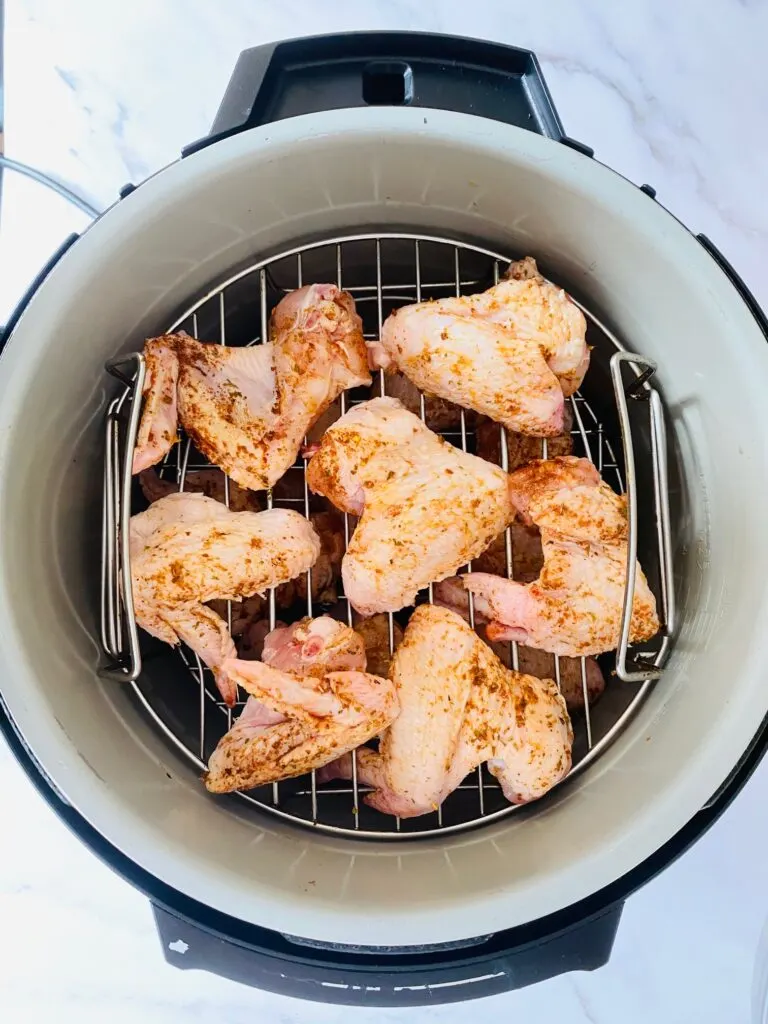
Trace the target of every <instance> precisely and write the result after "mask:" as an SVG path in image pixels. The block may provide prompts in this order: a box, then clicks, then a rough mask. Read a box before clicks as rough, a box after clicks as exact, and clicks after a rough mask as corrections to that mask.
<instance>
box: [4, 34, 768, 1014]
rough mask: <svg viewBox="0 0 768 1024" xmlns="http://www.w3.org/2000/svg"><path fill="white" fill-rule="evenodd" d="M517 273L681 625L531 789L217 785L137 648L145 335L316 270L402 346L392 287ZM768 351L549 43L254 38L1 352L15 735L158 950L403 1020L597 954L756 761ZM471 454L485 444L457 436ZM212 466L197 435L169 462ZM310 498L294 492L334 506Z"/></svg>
mask: <svg viewBox="0 0 768 1024" xmlns="http://www.w3.org/2000/svg"><path fill="white" fill-rule="evenodd" d="M521 255H533V256H535V257H536V259H537V261H538V263H539V265H540V267H541V268H542V269H543V271H544V272H545V273H546V275H547V276H548V277H550V278H551V279H552V280H555V281H557V282H558V283H560V284H562V285H563V287H566V288H567V289H568V291H569V293H570V294H571V295H573V296H574V297H575V299H576V301H578V302H579V303H580V304H581V305H582V308H583V309H584V310H585V313H586V315H587V318H588V322H589V328H588V340H589V341H590V344H592V345H593V346H594V351H593V364H592V367H591V369H590V372H589V374H588V376H587V379H586V381H585V384H584V387H583V389H582V392H581V393H580V394H579V395H577V396H576V397H575V399H574V400H573V404H572V414H573V424H574V426H573V434H574V443H575V450H576V453H577V454H581V455H585V456H587V457H590V458H592V459H593V461H595V463H596V464H597V465H598V466H599V468H600V470H601V472H602V473H603V476H604V477H605V479H607V480H608V481H609V482H611V483H612V484H614V485H615V486H616V487H618V488H623V489H626V490H627V493H628V500H629V508H630V512H631V517H630V525H631V542H632V545H636V546H637V551H638V554H639V557H640V559H641V562H642V564H643V566H644V568H645V569H646V571H647V572H648V575H649V580H650V582H651V585H652V587H653V589H654V591H655V592H656V595H657V599H658V602H659V607H660V608H661V611H662V617H663V619H664V627H663V630H662V632H661V634H660V636H659V638H658V640H657V642H656V645H655V646H653V647H652V649H650V650H644V651H643V652H640V653H638V652H634V651H632V650H631V649H628V648H627V644H626V634H625V635H624V636H623V642H622V643H621V644H620V648H619V653H618V656H617V657H616V658H613V657H611V658H608V659H607V660H606V663H605V666H604V668H605V669H606V671H607V672H611V671H612V670H613V669H614V668H615V677H614V678H612V679H610V680H609V683H608V688H607V691H606V694H605V695H604V697H603V698H602V700H601V701H600V702H599V703H598V704H596V705H595V706H594V707H593V708H591V709H590V708H589V706H588V705H587V708H586V710H585V713H583V714H582V715H581V716H576V717H575V718H574V728H575V731H576V741H575V748H574V753H575V758H574V760H575V765H574V770H573V772H572V773H571V775H570V776H569V778H568V779H566V780H565V782H564V783H562V784H561V785H559V786H558V787H556V788H555V789H554V790H553V791H552V792H551V793H550V794H549V795H548V796H547V797H546V798H544V799H543V800H541V801H539V802H537V803H536V804H534V805H531V806H528V807H525V808H512V807H510V806H508V805H506V804H505V802H504V801H503V799H501V797H500V794H499V792H498V790H497V789H496V788H495V785H494V784H493V780H492V779H490V777H486V775H485V774H484V773H483V772H480V773H476V774H475V775H474V776H472V777H470V778H469V779H467V780H466V781H465V783H464V784H463V786H462V787H461V788H460V789H459V790H458V791H457V792H456V793H455V794H453V795H452V796H451V797H450V798H449V799H448V800H447V801H446V802H445V804H444V805H443V807H442V808H441V810H440V812H439V813H436V814H434V815H430V816H426V817H424V818H419V819H414V820H412V821H407V822H406V821H403V822H399V821H397V820H395V819H391V818H387V817H386V816H383V815H379V814H377V813H376V812H374V811H371V810H370V809H368V808H367V807H366V806H365V805H364V803H363V802H362V799H361V797H362V794H361V793H360V788H359V787H358V786H357V785H356V783H350V784H349V785H346V786H345V785H337V786H335V787H331V788H330V789H327V788H325V787H318V785H317V783H316V781H315V780H314V779H313V778H305V779H299V780H292V781H290V782H286V783H281V784H279V785H276V786H274V787H271V786H270V787H266V788H265V789H264V790H257V791H254V792H252V793H248V794H242V795H235V796H232V797H228V798H212V797H211V796H209V795H208V794H207V793H206V792H205V790H204V788H203V787H202V786H201V784H200V780H199V775H200V771H201V768H202V766H203V764H204V763H205V760H206V758H207V757H208V755H209V754H210V751H211V749H212V748H213V745H215V743H216V741H217V740H218V738H219V737H220V736H221V735H222V733H223V732H224V731H225V730H226V728H227V725H228V721H229V718H228V714H227V711H226V709H225V708H223V707H222V705H221V704H220V702H219V701H218V699H217V695H216V691H215V688H214V687H213V686H212V685H211V680H210V679H209V678H207V675H206V672H205V671H204V670H203V669H202V666H201V665H200V664H199V663H197V662H196V661H195V659H194V658H192V657H191V656H190V655H189V654H188V653H187V654H184V652H182V654H181V656H180V655H179V653H178V652H174V651H172V650H171V649H170V648H166V647H164V646H163V645H156V644H155V645H153V644H152V642H151V641H149V640H148V638H146V637H140V636H139V634H138V632H137V631H136V629H135V624H134V623H133V621H132V618H131V615H130V592H129V590H128V591H126V589H125V582H124V581H125V579H126V575H125V574H123V573H121V566H122V565H123V564H124V557H125V554H126V553H125V551H124V547H123V541H124V538H125V531H124V530H121V524H124V523H125V521H126V520H127V517H128V516H129V515H130V513H131V510H132V509H133V510H135V509H136V508H137V507H138V505H137V501H138V498H137V493H136V490H135V487H134V486H132V482H131V479H130V476H129V475H128V474H127V472H126V466H127V465H128V464H129V462H130V458H129V456H130V451H131V446H132V440H133V438H134V437H135V430H136V423H137V418H138V413H139V402H138V400H137V398H136V396H137V395H138V394H139V393H140V384H141V379H140V378H141V373H142V366H141V361H140V359H137V358H136V357H135V356H133V355H132V353H135V352H138V351H140V350H141V346H142V344H143V340H144V338H145V337H148V336H151V335H156V334H159V333H161V332H163V331H166V330H170V329H185V330H187V331H189V333H191V334H194V335H196V336H199V337H200V338H203V339H206V340H210V341H220V342H222V343H223V342H226V343H227V344H229V345H232V344H251V343H258V342H259V341H260V340H262V339H263V338H264V337H265V323H266V316H267V313H268V310H269V309H271V308H272V306H273V305H274V303H275V302H276V301H277V300H278V299H279V297H280V296H281V295H282V294H284V292H285V291H286V290H287V289H290V288H293V287H296V286H297V285H300V284H301V283H302V282H303V283H308V282H310V281H320V280H322V281H326V280H332V281H336V282H338V283H339V284H340V285H341V286H343V287H344V288H348V289H349V290H350V291H351V292H352V294H353V295H354V296H355V299H356V302H357V305H358V309H359V310H360V312H361V313H362V315H363V319H364V323H365V329H366V332H367V334H368V335H369V336H373V337H375V336H376V333H377V331H378V328H379V326H380V323H381V321H382V319H383V317H385V316H386V315H387V314H388V312H389V311H390V310H391V309H392V308H394V307H395V306H397V305H401V304H403V303H404V302H410V301H415V300H418V299H423V298H428V297H438V296H441V295H447V294H455V293H456V292H459V293H460V292H467V291H474V290H478V289H480V288H484V287H487V286H488V285H489V284H491V283H493V281H494V279H495V278H496V275H497V274H498V273H499V270H500V269H503V267H504V265H505V263H506V262H507V261H509V260H510V259H513V258H516V257H518V256H521ZM767 333H768V326H767V325H766V320H765V317H764V316H763V314H762V313H761V311H760V310H759V308H758V306H757V304H756V302H755V300H754V299H753V297H752V296H751V295H750V294H749V292H748V291H747V289H746V287H745V285H744V284H743V282H742V281H741V280H740V279H739V278H738V276H737V275H736V273H735V272H734V271H733V269H732V268H731V267H730V266H729V265H728V263H727V262H726V260H725V258H724V257H723V256H722V255H721V254H720V253H719V252H718V251H717V250H716V249H715V247H714V246H713V245H712V243H711V242H710V241H709V240H708V239H706V238H704V237H703V236H701V235H698V236H697V235H694V234H691V233H690V232H689V231H688V230H687V229H686V228H685V227H684V226H683V225H682V224H680V222H679V221H677V220H676V219H675V218H674V217H673V216H672V215H670V214H669V213H668V212H667V211H666V210H665V209H664V208H663V206H661V205H660V203H659V202H658V201H657V200H656V197H655V193H654V190H653V189H652V188H651V187H650V186H647V185H643V186H641V187H640V188H638V187H636V186H635V185H633V184H632V183H630V182H629V181H627V180H626V179H624V178H622V177H621V176H619V175H618V174H616V173H615V172H613V171H611V170H610V169H608V168H606V167H605V166H604V165H602V164H600V163H599V162H598V161H597V160H595V159H594V157H593V154H592V150H591V149H590V148H589V147H588V146H586V145H583V144H582V143H579V142H576V141H574V140H573V139H570V138H568V137H567V136H566V135H565V133H564V130H563V128H562V125H561V124H560V121H559V118H558V116H557V113H556V112H555V109H554V107H553V105H552V101H551V98H550V96H549V93H548V91H547V88H546V85H545V83H544V79H543V77H542V74H541V71H540V69H539V66H538V63H537V61H536V58H535V56H534V55H533V54H532V53H530V52H528V51H525V50H518V49H514V48H510V47H506V46H499V45H496V44H492V43H486V42H481V41H477V40H469V39H461V38H453V37H446V36H436V35H422V34H402V33H361V34H351V35H337V36H324V37H315V38H308V39H297V40H292V41H289V42H284V43H280V44H277V45H274V46H272V45H271V46H265V47H257V48H255V49H252V50H247V51H245V52H244V53H243V54H242V55H241V57H240V59H239V61H238V64H237V67H236V69H235V73H234V75H233V78H232V80H231V82H230V85H229V87H228V89H227V92H226V95H225V97H224V100H223V102H222V104H221V107H220V110H219V113H218V115H217V118H216V121H215V123H214V126H213V130H212V132H211V134H210V135H209V136H207V137H206V138H204V139H201V140H200V141H198V142H196V143H194V144H193V145H191V146H189V147H188V148H187V149H186V150H185V151H184V153H183V154H182V157H181V159H180V160H179V161H177V162H176V163H174V164H172V165H171V166H169V167H167V168H165V169H164V170H162V171H161V172H159V173H158V174H156V175H154V176H153V177H151V178H149V179H148V180H147V181H145V182H143V183H142V184H141V185H139V186H138V187H136V186H134V185H128V186H126V187H125V188H124V189H123V190H122V192H121V198H120V199H119V201H118V202H116V203H115V205H113V206H112V207H111V208H110V209H109V210H107V211H106V212H105V213H104V214H102V215H101V216H100V217H99V218H98V219H97V220H96V221H95V222H94V223H93V224H92V225H91V226H90V227H89V228H88V230H87V231H85V232H84V233H83V235H82V236H81V237H79V238H74V237H73V238H71V239H69V240H68V241H67V243H65V245H64V246H63V247H62V249H61V250H60V252H59V253H57V254H56V256H55V257H54V259H53V260H52V261H51V263H50V264H49V266H47V267H46V268H45V269H44V270H43V271H42V272H41V274H40V275H39V277H38V279H37V280H36V281H35V282H34V285H33V287H32V288H31V289H30V292H29V294H28V295H27V296H26V297H25V299H24V301H23V302H22V303H21V305H20V307H19V309H18V310H17V311H16V313H15V314H14V316H13V317H12V319H11V321H10V322H9V324H8V325H7V327H6V329H5V332H4V350H3V355H2V360H1V361H0V516H2V522H3V524H4V526H3V529H2V532H1V534H0V623H1V624H2V626H1V628H2V644H0V669H1V671H0V680H2V682H0V693H1V694H2V704H1V707H2V728H3V732H4V734H5V736H6V738H7V740H8V742H9V743H10V745H11V746H12V748H13V750H14V751H15V753H16V755H17V756H18V758H19V760H20V761H21V763H22V765H23V766H24V767H25V769H26V771H27V773H28V774H29V776H30V778H31V779H32V780H33V782H34V783H35V785H36V786H37V788H38V790H39V791H40V793H41V794H42V795H43V796H44V797H45V798H46V799H47V801H48V802H49V804H50V805H51V806H52V807H53V808H54V809H55V810H56V812H57V813H58V814H59V816H60V817H61V818H62V819H63V820H64V821H65V822H66V823H67V824H68V825H69V826H70V827H71V828H72V829H73V830H74V831H75V832H76V833H77V834H78V835H79V836H80V838H81V839H82V840H83V841H84V842H85V843H86V844H88V846H89V847H90V848H91V849H92V850H93V851H94V852H95V853H96V854H98V855H99V856H100V857H102V858H103V859H104V860H105V861H106V862H107V863H109V864H110V865H111V866H112V867H113V868H114V869H115V870H117V871H118V872H120V873H121V874H122V875H123V876H124V877H125V878H127V879H128V880H129V881H130V882H131V883H132V884H134V885H135V886H137V887H138V888H139V889H140V890H142V891H143V892H145V893H146V894H147V896H148V897H149V899H150V900H151V901H152V904H153V907H154V909H155V915H156V920H157V925H158V930H159V933H160V937H161V940H162V945H163V950H164V953H165V956H166V958H167V959H168V961H169V962H171V963H173V964H175V965H177V966H178V967H181V968H191V967H195V968H201V969H205V970H209V971H214V972H217V973H220V974H222V975H226V976H229V977H232V978H236V979H238V980H240V981H245V982H247V983H249V984H252V985H256V986H259V987H263V988H266V989H271V990H273V991H279V992H284V993H288V994H290V995H294V996H300V997H304V998H307V999H313V1000H323V1001H329V1002H343V1003H356V1004H380V1005H385V1004H391V1005H393V1004H404V1005H405V1004H408V1005H410V1004H418V1003H434V1002H439V1001H448V1000H458V999H470V998H474V997H477V996H481V995H488V994H490V993H494V992H500V991H503V990H506V989H510V988H515V987H519V986H523V985H527V984H530V983H532V982H535V981H539V980H541V979H544V978H547V977H550V976H553V975H556V974H559V973H562V972H564V971H572V970H591V969H594V968H596V967H599V966H601V965H602V964H604V963H606V961H607V959H608V957H609V955H610V950H611V946H612V943H613V939H614V936H615V932H616V928H617V926H618V923H619V918H620V914H621V908H622V902H623V900H624V899H625V898H626V896H627V895H628V894H629V893H631V892H632V891H633V890H635V889H636V888H637V887H638V886H640V885H642V884H643V883H644V882H645V881H647V880H648V879H649V878H651V877H652V876H653V875H654V874H655V873H657V872H658V871H659V870H661V869H662V868H663V867H664V866H666V865H667V864H668V863H669V862H670V861H671V860H672V859H674V858H675V857H676V856H678V855H679V854H680V853H681V852H682V851H684V850H685V849H686V848H687V847H688V846H689V845H690V844H691V843H692V842H693V841H694V840H695V839H696V838H698V836H700V835H701V834H702V833H703V832H704V831H705V829H706V828H707V827H708V826H709V825H710V824H711V823H712V822H713V821H714V820H715V819H716V818H717V816H718V815H719V814H720V813H721V812H722V810H723V809H724V807H725V806H727V804H728V803H729V802H730V801H731V800H732V799H733V797H734V795H735V794H736V793H737V792H738V790H739V788H740V787H741V786H742V785H743V783H744V781H745V779H746V778H747V777H748V776H749V774H750V772H751V771H752V769H753V768H754V766H755V764H756V763H757V762H758V760H759V758H760V757H761V756H762V753H763V750H764V748H765V742H766V735H767V733H766V723H767V722H768V719H767V718H766V714H767V713H768V687H766V685H765V679H766V668H767V667H768V641H767V640H766V638H765V633H764V630H763V628H762V623H763V622H764V621H765V619H766V611H767V610H768V609H767V607H766V606H767V605H768V596H767V595H766V590H765V586H764V580H765V578H766V575H768V572H767V570H768V545H766V542H765V531H764V528H763V520H764V502H763V501H762V495H761V490H760V481H761V480H764V479H766V478H767V477H768V472H767V470H768V441H766V433H765V430H764V395H765V390H766V385H768V349H767V348H766V345H765V340H766V334H767ZM105 364H108V366H109V369H110V371H111V375H110V374H107V373H106V372H105V370H104V367H105ZM654 370H655V373H654ZM115 378H117V380H116V379H115ZM350 400H352V399H351V398H350ZM451 440H453V441H454V443H456V444H458V445H460V446H464V447H471V445H472V444H473V439H472V432H471V429H470V427H469V426H468V424H467V421H466V420H464V421H463V422H462V424H461V430H460V431H457V432H456V436H455V437H452V438H451ZM544 454H546V452H544ZM196 458H197V456H196V455H195V453H194V451H192V450H191V449H190V447H189V446H188V445H186V444H185V443H184V442H182V444H181V445H179V446H177V448H176V449H175V451H174V453H172V455H171V457H170V459H169V462H168V463H167V465H166V466H165V468H164V472H165V474H166V475H170V476H171V477H175V478H176V479H181V478H182V477H183V475H184V473H185V472H186V471H187V470H189V469H190V468H193V467H194V465H195V459H196ZM289 472H290V473H294V474H301V472H302V471H301V469H300V468H297V469H294V470H291V471H289ZM299 483H300V487H299V491H298V494H299V496H298V498H297V497H296V496H295V493H294V496H293V498H285V499H281V498H279V497H278V496H277V494H275V495H272V496H270V501H274V502H275V503H276V504H279V503H280V501H281V500H285V501H289V502H290V501H294V502H295V503H296V504H294V506H293V507H298V508H301V509H303V508H305V507H308V505H306V504H305V502H308V498H306V497H305V498H302V497H301V494H302V491H301V481H299ZM102 536H103V541H102ZM307 610H308V611H309V612H310V613H312V612H314V613H315V614H317V612H318V610H319V609H317V608H314V609H313V608H311V607H310V608H308V609H307ZM271 613H272V615H273V616H274V602H273V603H272V608H271Z"/></svg>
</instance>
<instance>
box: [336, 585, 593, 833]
mask: <svg viewBox="0 0 768 1024" xmlns="http://www.w3.org/2000/svg"><path fill="white" fill-rule="evenodd" d="M391 677H392V679H393V681H394V683H395V684H396V686H397V693H398V697H399V701H400V708H401V710H400V714H399V715H398V717H397V718H396V719H395V721H394V722H393V723H392V725H391V726H390V727H389V729H387V731H386V732H385V733H384V735H383V736H382V739H381V743H380V746H379V751H378V752H375V751H373V750H370V749H367V748H365V747H363V748H361V749H360V750H358V751H357V777H358V780H359V781H361V782H363V783H364V784H366V785H369V786H372V787H373V788H374V790H375V792H373V793H371V794H370V795H368V796H367V797H366V798H365V799H366V803H368V804H369V805H370V806H372V807H375V808H376V809H377V810H380V811H382V812H384V813H386V814H396V815H399V816H400V817H413V816H416V815H419V814H427V813H429V812H430V811H434V810H436V809H437V808H438V806H439V805H440V804H441V803H442V802H443V800H444V799H445V798H446V797H447V796H448V795H449V794H450V793H452V792H453V790H455V789H456V787H457V786H458V785H459V784H460V783H461V781H462V779H464V778H465V776H466V775H468V774H469V772H470V771H472V769H473V768H476V767H477V766H478V765H479V764H482V763H484V762H487V763H488V768H489V770H490V771H491V772H492V773H493V774H494V775H495V776H496V778H497V779H498V780H499V782H500V784H501V786H502V789H503V791H504V795H505V796H506V798H507V799H508V800H510V801H511V802H512V803H524V802H527V801H530V800H536V799H538V798H539V797H541V796H543V795H544V793H546V792H547V791H548V790H549V789H551V788H552V786H554V785H555V784H556V783H557V782H559V781H560V780H561V779H562V778H563V777H564V776H565V775H566V774H567V773H568V771H569V770H570V766H571V745H572V742H573V731H572V728H571V723H570V719H569V717H568V712H567V710H566V707H565V703H564V701H563V699H562V697H561V696H560V694H559V693H558V692H557V687H556V686H555V684H554V683H553V682H552V680H541V679H536V678H535V677H533V676H526V675H521V674H519V673H517V672H511V671H509V670H508V669H506V668H505V667H504V666H503V665H502V664H501V662H500V661H499V659H498V658H497V657H496V656H495V655H494V653H493V652H492V651H491V650H490V648H489V647H487V646H486V644H484V643H483V641H482V640H481V639H480V638H479V637H478V636H477V634H476V633H474V631H473V630H471V629H470V627H469V626H468V625H467V624H466V623H465V622H464V621H463V619H461V618H460V616H458V615H456V614H455V613H454V612H451V611H449V610H447V609H445V608H437V607H434V606H431V605H421V606H420V607H418V608H417V609H416V611H415V612H414V613H413V615H412V616H411V620H410V622H409V624H408V627H407V628H406V631H405V638H404V640H403V642H402V644H401V645H400V646H399V647H398V649H397V651H396V652H395V656H394V659H393V661H392V668H391ZM351 767H352V766H351V757H350V756H347V757H344V758H340V759H339V760H338V761H335V762H334V763H333V764H329V765H328V766H327V768H325V769H324V770H323V771H322V772H321V773H320V779H321V780H323V781H324V780H327V779H331V778H334V777H344V778H346V777H349V776H350V774H351Z"/></svg>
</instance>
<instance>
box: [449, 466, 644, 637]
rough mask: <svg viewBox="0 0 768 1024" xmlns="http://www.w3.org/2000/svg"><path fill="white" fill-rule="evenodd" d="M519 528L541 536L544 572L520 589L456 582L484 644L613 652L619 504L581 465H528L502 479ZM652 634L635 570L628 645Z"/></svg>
mask: <svg viewBox="0 0 768 1024" xmlns="http://www.w3.org/2000/svg"><path fill="white" fill-rule="evenodd" d="M509 484H510V493H511V496H512V501H513V502H514V504H515V506H516V508H517V509H518V511H519V513H520V514H521V515H522V518H523V520H524V521H525V522H526V523H534V524H535V525H536V526H538V527H539V529H540V531H541V541H542V550H543V555H544V566H543V569H542V570H541V573H540V575H539V577H538V579H536V580H535V581H533V582H531V583H520V582H517V581H514V580H507V579H502V578H500V577H498V576H492V575H489V574H487V573H469V574H467V575H466V576H462V577H460V580H461V582H462V584H463V586H464V587H466V589H467V590H469V591H470V592H471V593H473V594H474V595H475V608H476V610H477V611H478V613H479V614H481V615H484V616H485V617H486V618H488V619H490V620H492V621H491V623H490V625H489V626H488V629H487V633H488V637H489V639H491V640H517V641H518V642H519V643H522V644H526V645H527V646H530V647H535V648H538V649H540V650H543V651H547V652H549V653H550V654H559V655H565V656H569V657H579V656H582V655H596V654H601V653H603V652H604V651H611V650H614V649H615V648H616V646H617V644H618V641H619V631H620V627H621V612H622V606H623V601H624V590H625V583H626V559H627V518H626V499H625V498H624V497H620V496H619V495H617V494H616V493H615V492H614V491H612V490H611V488H610V487H609V486H608V485H607V484H606V483H605V482H604V481H603V480H601V479H600V475H599V473H598V472H597V469H596V468H595V467H594V466H593V465H592V463H591V462H589V461H588V460H587V459H578V458H574V457H573V456H564V457H561V458H556V459H548V460H539V461H536V462H531V463H529V464H528V465H527V466H524V467H522V468H521V469H518V470H515V472H514V473H511V474H510V477H509ZM658 629H659V619H658V615H657V613H656V602H655V599H654V596H653V594H652V593H651V590H650V588H649V587H648V583H647V580H646V578H645V576H644V574H643V571H642V569H641V568H640V566H639V565H638V567H637V577H636V587H635V599H634V605H633V610H632V620H631V630H630V642H631V643H639V642H643V641H645V640H649V639H650V638H651V637H652V636H654V635H655V633H656V632H657V631H658Z"/></svg>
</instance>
